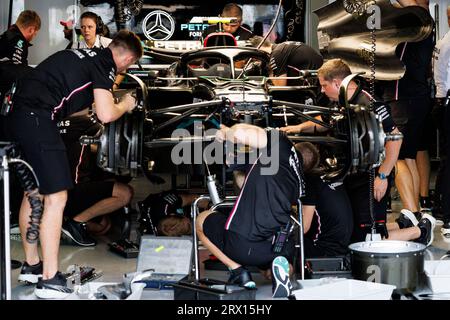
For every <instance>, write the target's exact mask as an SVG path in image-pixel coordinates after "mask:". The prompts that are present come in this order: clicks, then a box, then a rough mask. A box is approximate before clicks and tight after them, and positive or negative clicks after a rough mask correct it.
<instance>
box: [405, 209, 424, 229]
mask: <svg viewBox="0 0 450 320" xmlns="http://www.w3.org/2000/svg"><path fill="white" fill-rule="evenodd" d="M400 213H401V214H403V215H404V216H406V217H407V218H408V219H409V220H410V221H411V222H412V224H413V226H415V227H417V225H418V224H419V220H417V218H416V216H415V215H414V213H412V212H411V211H409V210H407V209H402V210H401V211H400Z"/></svg>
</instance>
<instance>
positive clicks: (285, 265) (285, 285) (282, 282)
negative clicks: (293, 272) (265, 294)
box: [272, 257, 292, 298]
mask: <svg viewBox="0 0 450 320" xmlns="http://www.w3.org/2000/svg"><path fill="white" fill-rule="evenodd" d="M272 273H273V277H274V278H275V283H276V287H275V290H274V292H273V294H272V298H287V297H289V295H290V294H291V289H292V284H291V281H290V280H289V262H288V261H287V259H286V258H285V257H276V258H275V259H274V260H273V262H272Z"/></svg>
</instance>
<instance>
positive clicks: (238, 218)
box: [196, 124, 304, 297]
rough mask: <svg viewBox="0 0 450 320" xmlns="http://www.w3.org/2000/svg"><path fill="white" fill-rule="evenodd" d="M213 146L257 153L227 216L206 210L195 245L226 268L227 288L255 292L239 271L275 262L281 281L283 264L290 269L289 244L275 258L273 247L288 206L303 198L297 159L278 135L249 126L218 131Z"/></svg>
mask: <svg viewBox="0 0 450 320" xmlns="http://www.w3.org/2000/svg"><path fill="white" fill-rule="evenodd" d="M216 140H217V141H219V142H223V141H226V142H227V143H229V142H231V143H233V144H241V145H246V146H249V147H251V148H253V149H256V150H257V159H254V160H255V161H252V162H253V163H251V168H250V169H249V171H248V173H247V175H246V178H245V181H244V184H243V186H242V189H241V192H240V194H239V197H238V199H237V200H236V203H235V204H234V207H233V209H232V210H231V213H230V214H229V215H225V214H223V213H220V212H212V211H210V210H209V211H204V212H202V213H201V214H200V215H199V216H198V219H197V225H196V227H197V233H198V236H199V239H200V240H201V241H202V243H203V244H204V245H205V247H206V248H207V249H209V250H210V252H211V253H212V254H213V255H215V256H216V257H217V258H218V259H219V260H220V261H221V262H222V263H224V264H225V265H226V266H227V267H228V268H229V270H230V278H229V280H228V282H229V283H233V284H238V285H240V286H243V287H246V288H254V287H255V283H254V282H253V280H252V278H251V275H250V273H249V272H248V271H247V269H246V268H245V267H244V266H257V267H258V268H260V269H261V270H267V269H269V268H270V266H271V264H272V262H273V265H272V267H274V265H275V262H276V263H277V266H276V267H277V268H278V267H282V268H283V271H282V273H283V274H284V276H285V277H284V279H286V276H288V273H289V264H288V261H287V259H289V260H291V263H292V258H293V256H294V249H295V248H294V243H293V241H288V242H287V244H289V245H285V246H284V248H283V249H282V251H281V252H280V253H275V252H274V250H273V241H274V238H275V236H276V234H277V232H278V231H280V229H281V228H285V227H286V226H287V225H288V223H289V222H290V213H291V208H292V205H295V204H297V200H298V199H299V197H300V196H301V195H302V194H303V189H304V187H303V178H302V175H303V173H302V164H301V162H302V158H301V157H299V156H298V154H297V152H296V149H295V148H294V145H293V144H292V143H291V142H290V141H289V139H288V138H287V137H286V136H285V135H284V134H283V133H282V132H280V131H278V130H269V131H266V130H264V129H262V128H259V127H256V126H253V125H248V124H236V125H234V126H232V127H231V128H229V127H226V126H222V127H221V129H220V130H219V131H218V132H217V134H216ZM228 141H229V142H228ZM228 150H230V148H228ZM255 158H256V157H255ZM291 270H293V269H292V268H291ZM277 273H278V274H279V272H277ZM273 278H274V277H273ZM275 278H277V277H275ZM285 282H286V281H285ZM277 289H278V287H276V288H274V292H273V293H274V296H275V297H276V296H279V295H278V290H277Z"/></svg>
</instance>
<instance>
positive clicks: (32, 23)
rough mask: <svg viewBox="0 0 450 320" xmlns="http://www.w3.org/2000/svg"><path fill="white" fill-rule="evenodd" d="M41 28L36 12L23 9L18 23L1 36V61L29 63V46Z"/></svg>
mask: <svg viewBox="0 0 450 320" xmlns="http://www.w3.org/2000/svg"><path fill="white" fill-rule="evenodd" d="M40 28H41V19H40V18H39V16H38V15H37V13H36V12H34V11H31V10H25V11H22V12H21V13H20V15H19V17H18V18H17V21H16V23H15V24H13V25H12V26H11V27H10V28H9V29H8V30H7V31H5V32H4V33H3V34H2V35H1V36H0V61H2V62H5V61H11V62H12V63H14V64H23V65H28V47H29V46H30V42H31V40H33V38H34V37H35V36H36V35H37V33H38V31H39V29H40Z"/></svg>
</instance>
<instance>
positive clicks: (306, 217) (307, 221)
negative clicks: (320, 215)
mask: <svg viewBox="0 0 450 320" xmlns="http://www.w3.org/2000/svg"><path fill="white" fill-rule="evenodd" d="M302 211H303V233H307V232H308V231H309V228H311V223H312V220H313V217H314V212H315V211H316V206H305V205H302Z"/></svg>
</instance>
